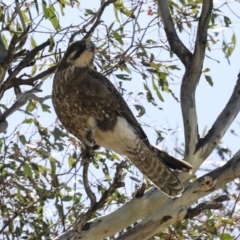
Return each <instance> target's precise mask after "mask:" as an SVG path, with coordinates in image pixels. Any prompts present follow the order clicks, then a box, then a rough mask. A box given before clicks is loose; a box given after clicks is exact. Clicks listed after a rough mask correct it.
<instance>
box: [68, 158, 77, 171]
mask: <svg viewBox="0 0 240 240" xmlns="http://www.w3.org/2000/svg"><path fill="white" fill-rule="evenodd" d="M68 165H69V167H70V168H73V167H75V166H76V160H75V159H74V158H73V157H72V156H71V155H70V156H69V158H68Z"/></svg>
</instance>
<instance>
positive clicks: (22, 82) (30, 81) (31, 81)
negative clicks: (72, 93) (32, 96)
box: [14, 65, 57, 86]
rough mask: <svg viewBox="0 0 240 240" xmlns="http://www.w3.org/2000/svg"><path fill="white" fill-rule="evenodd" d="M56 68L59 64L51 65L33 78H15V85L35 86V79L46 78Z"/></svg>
mask: <svg viewBox="0 0 240 240" xmlns="http://www.w3.org/2000/svg"><path fill="white" fill-rule="evenodd" d="M56 69H57V65H55V66H53V67H50V68H48V69H47V70H45V71H43V72H41V73H39V74H37V75H36V76H34V77H31V78H27V79H21V78H15V79H14V85H31V86H33V85H34V82H35V81H37V80H39V79H46V78H47V77H49V76H50V75H51V74H53V73H54V72H55V70H56Z"/></svg>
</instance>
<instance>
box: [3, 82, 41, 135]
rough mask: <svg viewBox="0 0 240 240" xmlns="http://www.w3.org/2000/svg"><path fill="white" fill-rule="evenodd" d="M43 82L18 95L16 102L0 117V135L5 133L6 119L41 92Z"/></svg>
mask: <svg viewBox="0 0 240 240" xmlns="http://www.w3.org/2000/svg"><path fill="white" fill-rule="evenodd" d="M42 84H43V82H42V81H39V82H38V83H37V84H36V85H35V86H34V87H33V88H32V89H31V90H29V91H26V92H24V93H23V94H21V95H20V97H19V98H18V99H17V100H16V102H15V103H14V104H13V105H12V106H11V107H10V108H9V109H7V110H6V111H5V112H4V113H3V114H1V115H0V133H2V132H4V131H6V129H7V127H8V123H7V121H6V119H7V117H9V116H10V115H11V114H13V113H14V112H15V111H16V110H18V109H19V108H20V107H22V106H23V105H24V104H26V102H27V101H28V100H29V99H32V98H36V96H35V95H34V93H37V92H41V91H42V90H41V89H40V88H41V86H42Z"/></svg>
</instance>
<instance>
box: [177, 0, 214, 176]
mask: <svg viewBox="0 0 240 240" xmlns="http://www.w3.org/2000/svg"><path fill="white" fill-rule="evenodd" d="M212 8H213V3H212V0H204V1H203V6H202V12H201V15H200V18H199V22H198V31H197V38H196V44H195V51H194V54H193V58H192V61H191V63H190V64H188V66H187V68H186V72H185V74H184V77H183V81H182V85H181V108H182V116H183V123H184V133H185V160H186V161H188V162H189V163H190V164H192V165H193V172H195V171H196V170H197V169H198V167H199V165H200V163H201V160H200V159H199V158H198V156H197V155H196V154H195V153H196V145H197V143H198V141H199V134H198V119H197V112H196V103H195V93H196V87H197V84H198V82H199V79H200V76H201V71H202V66H203V61H204V56H205V48H206V42H207V29H208V24H209V20H210V17H211V12H212ZM194 155H195V156H194Z"/></svg>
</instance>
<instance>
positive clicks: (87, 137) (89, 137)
mask: <svg viewBox="0 0 240 240" xmlns="http://www.w3.org/2000/svg"><path fill="white" fill-rule="evenodd" d="M85 131H86V133H85V135H84V136H83V141H84V143H85V144H86V145H87V146H89V147H94V146H95V145H96V142H95V141H94V140H93V139H92V134H93V133H92V131H91V130H88V129H85Z"/></svg>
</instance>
